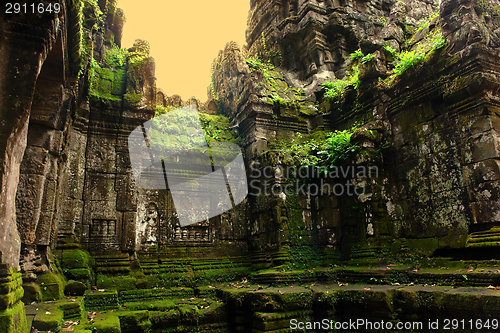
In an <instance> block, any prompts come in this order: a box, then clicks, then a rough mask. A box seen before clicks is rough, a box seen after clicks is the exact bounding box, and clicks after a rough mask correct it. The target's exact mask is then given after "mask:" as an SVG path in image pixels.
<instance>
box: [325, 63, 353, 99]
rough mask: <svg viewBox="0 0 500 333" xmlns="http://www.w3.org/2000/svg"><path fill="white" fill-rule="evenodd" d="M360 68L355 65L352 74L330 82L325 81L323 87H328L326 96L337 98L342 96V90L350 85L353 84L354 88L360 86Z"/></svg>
mask: <svg viewBox="0 0 500 333" xmlns="http://www.w3.org/2000/svg"><path fill="white" fill-rule="evenodd" d="M359 83H360V81H359V68H358V67H357V66H354V67H353V68H352V72H351V74H350V75H347V76H346V77H345V78H343V79H342V80H334V81H330V82H325V83H323V84H322V85H323V87H324V88H325V89H326V92H325V95H324V97H325V98H326V99H336V98H338V97H340V95H341V93H342V90H344V88H345V87H347V86H349V85H353V86H354V89H357V88H358V86H359Z"/></svg>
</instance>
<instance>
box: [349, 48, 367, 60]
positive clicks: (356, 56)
mask: <svg viewBox="0 0 500 333" xmlns="http://www.w3.org/2000/svg"><path fill="white" fill-rule="evenodd" d="M349 55H350V56H351V59H352V60H357V59H360V58H363V56H364V54H363V52H361V50H360V49H357V50H356V51H355V52H353V53H351V54H349Z"/></svg>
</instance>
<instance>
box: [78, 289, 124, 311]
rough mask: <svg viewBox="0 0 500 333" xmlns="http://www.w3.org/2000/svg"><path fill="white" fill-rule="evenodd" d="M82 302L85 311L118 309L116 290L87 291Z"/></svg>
mask: <svg viewBox="0 0 500 333" xmlns="http://www.w3.org/2000/svg"><path fill="white" fill-rule="evenodd" d="M83 300H84V306H85V310H87V311H92V310H94V311H98V310H112V309H116V308H118V293H117V291H116V290H109V291H91V290H87V291H86V292H85V296H84V299H83Z"/></svg>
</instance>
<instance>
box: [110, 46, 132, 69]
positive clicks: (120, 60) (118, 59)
mask: <svg viewBox="0 0 500 333" xmlns="http://www.w3.org/2000/svg"><path fill="white" fill-rule="evenodd" d="M127 54H128V51H127V50H126V49H122V48H119V47H118V46H117V45H114V46H113V48H111V49H109V50H107V51H106V53H105V54H104V66H105V67H107V68H120V67H123V66H125V65H126V64H127Z"/></svg>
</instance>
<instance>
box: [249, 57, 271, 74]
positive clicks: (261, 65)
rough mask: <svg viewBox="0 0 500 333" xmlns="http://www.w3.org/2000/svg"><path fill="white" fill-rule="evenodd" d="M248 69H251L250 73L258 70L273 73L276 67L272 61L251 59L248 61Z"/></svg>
mask: <svg viewBox="0 0 500 333" xmlns="http://www.w3.org/2000/svg"><path fill="white" fill-rule="evenodd" d="M246 62H247V65H248V67H250V72H253V71H256V70H262V71H264V72H265V71H272V70H273V69H274V65H273V64H272V63H271V62H270V61H264V60H262V59H260V58H258V57H249V58H247V59H246Z"/></svg>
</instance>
